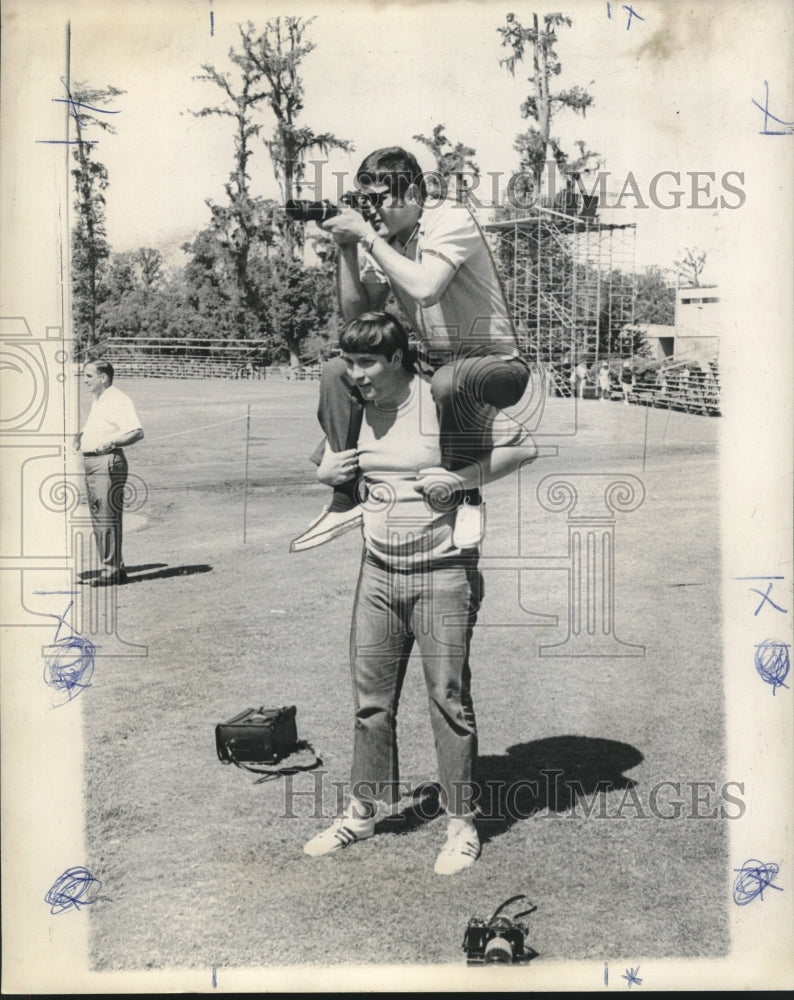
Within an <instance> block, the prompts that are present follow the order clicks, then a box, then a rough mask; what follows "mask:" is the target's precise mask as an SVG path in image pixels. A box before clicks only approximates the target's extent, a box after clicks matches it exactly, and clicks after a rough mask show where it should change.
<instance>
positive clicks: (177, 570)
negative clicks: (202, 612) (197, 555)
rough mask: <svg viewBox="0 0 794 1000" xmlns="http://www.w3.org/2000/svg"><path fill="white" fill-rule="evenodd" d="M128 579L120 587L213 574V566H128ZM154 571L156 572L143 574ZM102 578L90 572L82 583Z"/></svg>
mask: <svg viewBox="0 0 794 1000" xmlns="http://www.w3.org/2000/svg"><path fill="white" fill-rule="evenodd" d="M126 570H127V579H126V580H125V581H124V583H123V584H118V586H124V587H129V586H130V584H132V583H143V582H144V581H147V580H167V579H169V578H170V577H174V576H194V575H195V574H196V573H211V572H212V566H209V565H207V563H197V564H196V565H193V566H169V565H168V564H167V563H146V564H145V565H142V566H127V567H126ZM142 570H153V571H154V572H142ZM99 576H100V572H99V571H98V570H89V571H88V572H86V573H81V574H80V583H88V582H89V581H91V580H95V579H97V578H98V577H99Z"/></svg>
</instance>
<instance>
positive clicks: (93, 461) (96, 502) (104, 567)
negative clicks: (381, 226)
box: [83, 449, 127, 575]
mask: <svg viewBox="0 0 794 1000" xmlns="http://www.w3.org/2000/svg"><path fill="white" fill-rule="evenodd" d="M83 462H84V466H85V484H86V490H87V492H88V508H89V510H90V511H91V522H92V524H93V527H94V538H95V539H96V546H97V552H98V554H99V563H100V568H101V571H102V574H103V575H110V574H112V573H113V574H115V573H119V572H120V571H121V570H122V569H123V568H124V560H123V558H122V555H121V542H122V526H121V519H122V513H123V509H124V487H125V486H126V483H127V459H126V458H125V457H124V452H123V451H122V450H121V449H117V450H116V451H114V452H111V453H110V454H109V455H84V456H83Z"/></svg>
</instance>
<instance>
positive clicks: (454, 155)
mask: <svg viewBox="0 0 794 1000" xmlns="http://www.w3.org/2000/svg"><path fill="white" fill-rule="evenodd" d="M445 128H446V125H443V124H441V125H436V126H434V128H433V134H432V135H431V136H429V137H428V136H426V135H415V136H414V141H415V142H420V143H421V144H422V145H423V146H425V147H426V148H427V149H429V150H430V152H431V153H432V154H433V158H434V159H435V161H436V172H437V173H438V175H439V177H440V178H441V179H442V181H449V180H453V181H454V182H455V183H456V185H457V187H458V189H459V191H460V192H461V193H462V192H463V191H464V190H465V184H466V181H465V178H466V175H467V174H468V175H470V176H474V177H479V176H480V168H479V167H478V166H477V164H476V163H475V162H474V160H473V159H472V157H473V156H476V154H477V150H476V149H472V147H471V146H466V145H464V144H463V143H462V142H456V143H455V145H454V146H453V145H452V142H451V141H450V140H449V139H448V138H447V136H446V135H445V134H444V129H445ZM430 186H431V190H430V191H429V193H430V194H431V195H434V196H438V195H441V194H443V193H444V192H443V191H442V188H443V187H444V185H443V184H435V183H434V184H432V185H430Z"/></svg>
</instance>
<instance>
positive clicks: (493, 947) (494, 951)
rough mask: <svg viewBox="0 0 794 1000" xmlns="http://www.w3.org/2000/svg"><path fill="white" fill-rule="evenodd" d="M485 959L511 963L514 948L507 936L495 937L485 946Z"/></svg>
mask: <svg viewBox="0 0 794 1000" xmlns="http://www.w3.org/2000/svg"><path fill="white" fill-rule="evenodd" d="M485 961H486V962H487V963H488V964H489V965H490V964H491V963H496V962H501V963H510V962H512V961H513V949H512V947H511V945H510V942H509V941H508V940H507V938H503V937H493V938H491V940H490V941H489V942H488V944H487V945H486V946H485Z"/></svg>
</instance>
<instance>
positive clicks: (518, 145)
mask: <svg viewBox="0 0 794 1000" xmlns="http://www.w3.org/2000/svg"><path fill="white" fill-rule="evenodd" d="M506 21H507V23H506V25H505V26H504V27H501V28H497V31H498V32H499V34H500V35H501V36H502V45H503V46H505V47H508V48H509V49H510V50H511V51H512V55H510V56H508V57H507V58H505V59H502V60H500V63H501V65H502V66H505V67H506V68H507V69H508V70H509V72H510V73H511V74H512V75H515V71H516V66H517V65H518V64H519V63H520V62H522V61H523V59H524V56H525V55H526V54H527V53H531V56H532V75H531V76H529V77H528V80H529V82H530V83H531V84H532V93H531V94H530V95H529V96H528V97H527V99H526V100H525V101H524V103H523V104H522V105H521V116H522V117H523V118H527V119H530V120H531V121H533V122H534V123H535V124H534V125H532V126H531V127H530V128H529V129H527V131H526V132H522V133H521V134H520V135H518V136H517V137H516V141H515V144H514V148H515V149H516V151H517V152H518V153H520V155H521V169H522V170H525V171H526V172H527V173H529V174H530V175H531V176H532V178H533V181H534V184H535V186H536V187H537V188H538V189H539V188H540V184H541V178H542V176H543V171H544V169H545V166H546V162H547V160H548V158H549V150H551V154H552V156H553V158H554V160H555V162H556V164H557V166H558V168H559V169H560V172H561V173H562V174H563V175H564V176H566V177H567V178H569V179H570V181H571V183H573V182H574V181H575V180H577V179H578V178H579V176H580V175H581V174H583V173H588V172H589V171H590V170H597V169H598V167H599V166H600V165H601V159H600V157H599V155H598V154H597V153H595V152H593V151H592V150H589V149H587V148H586V146H585V144H584V142H581V141H579V142H577V143H576V145H577V146H578V149H579V152H578V155H576V156H571V155H570V154H568V153H566V152H565V151H564V150H563V149H562V147H561V146H560V143H559V140H558V139H557V138H556V137H554V136H553V135H552V134H551V126H552V121H553V119H554V117H555V116H556V115H557V114H558V113H559V112H560V111H563V110H565V109H568V110H569V111H573V112H574V113H575V114H581V115H582V117H584V116H585V114H586V113H587V109H588V108H589V107H590V106H591V105H592V104H593V98H592V97H591V96H590V94H588V93H587V92H586V91H585V90H583V89H582V88H581V87H579V86H574V87H570V88H569V89H567V90H560V91H557V92H556V93H555V92H553V91H552V89H551V81H552V78H553V77H555V76H559V74H560V73H561V72H562V65H561V63H560V60H559V58H558V56H557V53H556V51H555V45H556V43H557V29H558V28H560V27H562V26H565V27H571V25H572V24H573V22H572V21H571V19H570V18H569V17H565V16H564V15H563V14H559V13H556V14H545V15H544V17H543V28H542V29H541V28H540V26H539V20H538V15H537V14H533V15H532V27H531V28H525V27H524V26H523V25H522V24H521V22H520V21H519V20H518V18H517V17H516V16H515V14H508V15H507V18H506Z"/></svg>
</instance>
